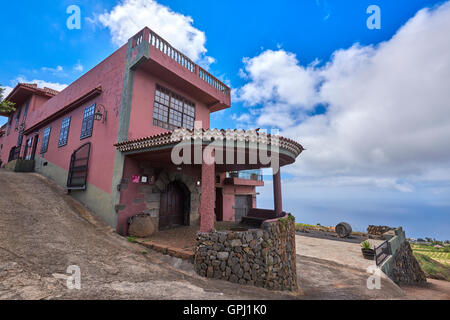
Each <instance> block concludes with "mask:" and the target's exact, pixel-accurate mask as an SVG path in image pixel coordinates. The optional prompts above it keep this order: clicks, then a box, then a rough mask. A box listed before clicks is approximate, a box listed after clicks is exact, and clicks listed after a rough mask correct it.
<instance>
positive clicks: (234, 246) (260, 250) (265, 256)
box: [194, 216, 298, 291]
mask: <svg viewBox="0 0 450 320" xmlns="http://www.w3.org/2000/svg"><path fill="white" fill-rule="evenodd" d="M197 241H198V242H197V247H196V250H195V258H194V267H195V270H196V272H197V273H198V274H200V275H201V276H204V277H208V278H216V279H222V280H227V281H230V282H234V283H240V284H243V285H251V286H257V287H264V288H267V289H271V290H291V291H297V289H298V287H297V272H296V251H295V224H294V218H293V217H292V216H287V217H285V218H281V219H278V220H273V221H266V222H264V224H263V228H262V229H251V230H248V231H243V232H238V231H219V232H209V233H200V232H199V233H198V237H197Z"/></svg>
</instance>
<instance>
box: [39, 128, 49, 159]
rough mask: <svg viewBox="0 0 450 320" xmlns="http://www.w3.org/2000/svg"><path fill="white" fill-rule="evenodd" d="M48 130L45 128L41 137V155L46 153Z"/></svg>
mask: <svg viewBox="0 0 450 320" xmlns="http://www.w3.org/2000/svg"><path fill="white" fill-rule="evenodd" d="M50 130H51V128H50V127H48V128H45V130H44V134H43V135H42V144H41V153H46V152H47V149H48V142H49V140H50Z"/></svg>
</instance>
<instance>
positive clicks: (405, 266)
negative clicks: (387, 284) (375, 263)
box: [380, 227, 427, 284]
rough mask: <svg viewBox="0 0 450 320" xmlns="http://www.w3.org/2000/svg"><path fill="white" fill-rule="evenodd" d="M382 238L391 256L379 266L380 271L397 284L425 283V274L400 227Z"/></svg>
mask: <svg viewBox="0 0 450 320" xmlns="http://www.w3.org/2000/svg"><path fill="white" fill-rule="evenodd" d="M384 237H385V238H386V240H387V241H388V245H389V248H390V252H391V255H390V256H389V257H388V258H387V259H386V260H385V261H384V262H383V264H382V265H381V266H380V267H381V270H382V271H383V272H384V273H385V274H386V275H387V276H388V277H389V278H391V279H392V281H394V282H395V283H397V284H422V283H425V282H426V281H427V280H426V277H425V273H424V272H423V270H422V269H421V268H420V265H419V262H417V260H416V258H415V257H414V255H413V252H412V249H411V246H410V245H409V242H408V241H406V236H405V231H403V229H402V227H400V228H397V229H395V230H394V231H393V232H392V231H391V232H388V233H386V234H385V235H384Z"/></svg>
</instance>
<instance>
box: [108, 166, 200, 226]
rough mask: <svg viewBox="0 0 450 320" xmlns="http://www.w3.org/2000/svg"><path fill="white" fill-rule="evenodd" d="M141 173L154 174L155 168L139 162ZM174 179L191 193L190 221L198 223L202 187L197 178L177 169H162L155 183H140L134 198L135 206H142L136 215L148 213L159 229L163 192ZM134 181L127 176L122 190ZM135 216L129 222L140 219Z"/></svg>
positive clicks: (120, 207)
mask: <svg viewBox="0 0 450 320" xmlns="http://www.w3.org/2000/svg"><path fill="white" fill-rule="evenodd" d="M139 167H140V174H142V175H148V176H154V175H155V172H154V169H153V168H151V167H150V165H148V164H147V163H145V162H142V163H140V164H139ZM174 181H179V182H181V183H183V184H184V185H185V186H186V188H187V189H188V190H189V193H190V205H189V208H190V211H189V222H190V225H198V224H199V220H200V215H199V205H200V196H201V187H199V186H197V180H196V179H195V178H194V177H191V176H189V175H186V174H182V173H180V172H176V171H171V172H167V171H162V172H160V173H159V174H158V175H157V179H156V181H155V183H154V184H152V185H150V184H143V185H139V187H138V188H139V189H138V190H137V192H136V194H135V195H134V198H133V206H136V207H140V208H141V209H143V210H140V212H139V213H136V215H135V216H141V215H147V216H149V217H150V218H151V222H152V224H153V226H154V228H153V229H154V230H155V231H158V227H159V209H160V202H161V193H162V192H164V191H165V190H166V187H167V185H168V184H170V183H171V182H174ZM131 183H132V182H131V181H130V179H128V178H125V179H122V181H121V186H120V189H121V190H125V191H127V190H128V189H129V184H131ZM124 209H125V206H124V205H122V206H121V205H119V206H118V207H117V208H116V210H118V211H119V210H124ZM133 217H134V216H132V217H130V219H129V224H130V223H132V222H133V221H140V219H137V220H136V219H133Z"/></svg>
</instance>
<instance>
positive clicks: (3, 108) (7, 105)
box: [0, 85, 16, 113]
mask: <svg viewBox="0 0 450 320" xmlns="http://www.w3.org/2000/svg"><path fill="white" fill-rule="evenodd" d="M3 91H5V88H2V86H1V85H0V112H2V113H8V112H11V111H15V110H16V108H15V107H14V105H15V103H13V102H10V101H6V100H3Z"/></svg>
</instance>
